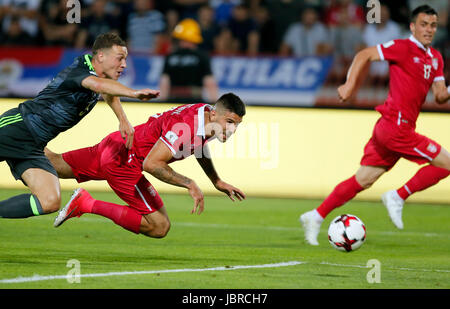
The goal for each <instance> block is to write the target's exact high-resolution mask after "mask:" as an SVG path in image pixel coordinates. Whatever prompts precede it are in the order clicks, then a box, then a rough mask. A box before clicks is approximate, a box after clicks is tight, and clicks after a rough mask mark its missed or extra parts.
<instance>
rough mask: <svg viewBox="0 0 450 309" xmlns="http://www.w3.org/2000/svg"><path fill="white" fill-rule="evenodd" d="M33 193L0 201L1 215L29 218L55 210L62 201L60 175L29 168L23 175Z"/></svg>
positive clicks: (3, 216) (4, 216)
mask: <svg viewBox="0 0 450 309" xmlns="http://www.w3.org/2000/svg"><path fill="white" fill-rule="evenodd" d="M21 178H22V180H23V181H24V183H25V184H26V185H27V186H28V187H29V188H30V190H31V194H29V193H26V194H20V195H16V196H13V197H11V198H9V199H7V200H4V201H0V217H2V218H28V217H31V216H39V215H43V214H48V213H52V212H55V211H57V210H58V209H59V206H60V203H61V189H60V185H59V180H58V177H56V176H55V175H54V174H52V173H50V172H48V171H46V170H43V169H40V168H29V169H27V170H25V172H24V173H23V174H22V176H21Z"/></svg>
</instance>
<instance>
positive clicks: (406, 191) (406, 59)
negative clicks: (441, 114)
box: [299, 5, 450, 245]
mask: <svg viewBox="0 0 450 309" xmlns="http://www.w3.org/2000/svg"><path fill="white" fill-rule="evenodd" d="M436 29H437V13H436V11H435V10H434V9H432V8H431V7H429V6H428V5H423V6H420V7H418V8H416V9H415V10H414V11H413V12H412V18H411V23H410V30H411V32H412V35H411V36H410V37H409V38H408V39H404V40H393V41H390V42H387V43H384V44H381V45H377V46H374V47H369V48H366V49H364V50H362V51H360V52H359V53H357V54H356V56H355V58H354V59H353V63H352V65H351V67H350V69H349V72H348V74H347V80H346V82H345V84H344V85H342V86H340V87H339V88H338V94H339V97H340V99H341V100H342V101H346V100H347V99H349V98H350V97H352V96H353V95H354V94H355V92H356V90H357V88H358V83H360V82H361V80H362V77H363V74H364V72H365V71H366V70H367V68H368V65H369V64H370V62H372V61H380V60H385V61H388V62H389V73H390V82H389V83H390V84H389V95H388V98H387V100H386V101H385V102H384V104H383V105H381V106H378V107H377V108H376V110H377V111H378V112H380V113H381V118H380V119H379V120H378V121H377V123H376V125H375V127H374V130H373V134H372V137H371V139H370V140H369V141H368V143H367V144H366V146H365V148H364V155H363V157H362V159H361V163H360V164H361V166H360V168H359V169H358V170H357V172H356V174H355V175H353V176H352V177H350V178H349V179H347V180H345V181H343V182H341V183H340V184H338V185H337V186H336V187H335V188H334V190H333V191H332V192H331V194H330V195H329V196H328V197H327V198H326V199H325V200H324V201H323V203H322V204H321V205H320V206H319V207H318V208H317V209H314V210H312V211H308V212H306V213H304V214H302V215H301V216H300V219H299V220H300V222H301V224H302V226H303V229H304V232H305V239H306V241H307V242H308V243H309V244H311V245H318V244H319V243H318V241H317V236H318V234H319V231H320V226H321V223H322V222H323V219H324V218H325V217H326V216H327V215H328V214H329V213H330V212H331V211H332V210H333V209H335V208H337V207H339V206H341V205H343V204H345V203H347V202H348V201H350V200H351V199H353V198H354V197H355V196H356V194H357V193H358V192H360V191H362V190H365V189H367V188H369V187H370V186H371V185H372V184H373V183H374V182H375V181H376V180H377V179H378V178H379V177H380V176H381V175H383V174H384V173H385V172H387V171H389V170H390V169H391V168H392V167H393V166H394V165H395V164H396V162H397V161H398V160H399V159H400V158H401V157H403V158H405V159H408V160H410V161H413V162H416V163H418V164H425V163H428V165H426V166H425V167H423V168H421V169H420V170H419V171H418V172H417V174H416V175H415V176H414V177H413V178H412V179H411V180H410V181H409V182H408V183H407V185H406V186H404V187H402V188H400V189H399V190H398V191H389V192H387V193H385V194H383V196H382V201H383V203H384V204H385V206H386V208H387V210H388V213H389V216H390V218H391V220H392V222H393V223H394V224H395V225H396V226H397V228H400V229H401V228H403V222H402V219H401V215H402V207H403V201H404V199H406V197H408V196H409V195H410V194H412V193H414V192H416V191H420V190H424V189H426V188H428V187H430V186H432V185H434V184H436V183H437V182H439V181H440V180H441V179H443V178H445V177H447V176H448V175H449V174H450V154H449V152H448V151H447V150H445V149H444V148H443V147H441V145H439V144H438V143H437V142H435V141H433V140H432V139H429V138H427V137H425V136H423V135H420V134H418V133H417V132H416V131H415V127H416V120H417V117H418V115H419V112H420V108H421V106H422V104H423V103H424V102H425V98H426V95H427V93H428V91H429V89H430V88H431V90H432V92H433V94H434V96H435V99H436V102H437V103H439V104H443V103H446V102H447V101H448V100H449V98H450V94H449V89H448V88H446V86H445V80H444V73H443V67H444V62H443V60H442V56H441V54H440V53H439V52H438V51H437V50H435V49H433V48H432V47H431V46H430V44H431V42H432V39H433V37H434V34H435V33H436Z"/></svg>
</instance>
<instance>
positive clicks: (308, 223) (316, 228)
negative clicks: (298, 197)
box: [299, 209, 323, 246]
mask: <svg viewBox="0 0 450 309" xmlns="http://www.w3.org/2000/svg"><path fill="white" fill-rule="evenodd" d="M299 221H300V223H301V224H302V227H303V230H304V232H305V240H306V242H307V243H308V244H310V245H312V246H318V245H319V242H318V241H317V236H319V232H320V226H321V225H322V222H323V219H322V217H321V216H320V215H319V213H318V212H317V210H315V209H313V210H311V211H308V212H305V213H304V214H302V215H301V216H300V218H299Z"/></svg>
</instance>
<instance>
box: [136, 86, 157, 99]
mask: <svg viewBox="0 0 450 309" xmlns="http://www.w3.org/2000/svg"><path fill="white" fill-rule="evenodd" d="M134 94H135V96H136V99H139V100H142V101H148V100H150V99H154V98H156V97H158V96H159V90H153V89H148V88H147V89H141V90H136V91H135V92H134Z"/></svg>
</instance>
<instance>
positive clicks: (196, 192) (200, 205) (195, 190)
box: [188, 181, 205, 215]
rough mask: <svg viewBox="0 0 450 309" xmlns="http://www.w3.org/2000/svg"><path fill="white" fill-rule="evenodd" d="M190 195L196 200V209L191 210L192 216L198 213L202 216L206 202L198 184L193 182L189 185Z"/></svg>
mask: <svg viewBox="0 0 450 309" xmlns="http://www.w3.org/2000/svg"><path fill="white" fill-rule="evenodd" d="M188 190H189V194H190V195H191V197H192V198H193V199H194V208H193V209H192V210H191V214H194V213H196V212H197V214H198V215H200V214H201V213H202V212H203V210H204V209H205V201H204V196H203V192H202V190H200V188H199V187H198V186H197V184H196V183H195V182H194V181H192V182H191V184H190V185H189V189H188Z"/></svg>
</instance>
